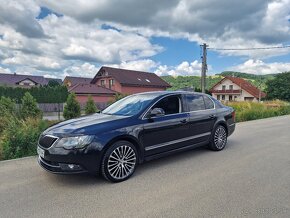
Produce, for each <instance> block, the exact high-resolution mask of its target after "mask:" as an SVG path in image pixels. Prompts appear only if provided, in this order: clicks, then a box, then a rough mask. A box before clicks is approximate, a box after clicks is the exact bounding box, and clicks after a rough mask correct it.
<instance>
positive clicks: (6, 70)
mask: <svg viewBox="0 0 290 218" xmlns="http://www.w3.org/2000/svg"><path fill="white" fill-rule="evenodd" d="M0 73H12V72H11V70H10V69H9V68H3V67H1V66H0Z"/></svg>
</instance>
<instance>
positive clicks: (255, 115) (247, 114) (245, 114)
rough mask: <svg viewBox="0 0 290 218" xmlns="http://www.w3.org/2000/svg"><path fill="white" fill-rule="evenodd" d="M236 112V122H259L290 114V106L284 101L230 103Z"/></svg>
mask: <svg viewBox="0 0 290 218" xmlns="http://www.w3.org/2000/svg"><path fill="white" fill-rule="evenodd" d="M226 105H228V106H230V107H233V108H234V109H235V111H236V122H243V121H249V120H257V119H263V118H268V117H276V116H282V115H287V114H290V104H289V103H287V102H283V101H278V100H277V101H265V102H262V103H257V102H228V103H226Z"/></svg>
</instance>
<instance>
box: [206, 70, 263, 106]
mask: <svg viewBox="0 0 290 218" xmlns="http://www.w3.org/2000/svg"><path fill="white" fill-rule="evenodd" d="M210 92H211V93H212V96H213V97H214V98H216V99H217V100H222V101H259V99H260V98H264V97H266V94H265V93H264V92H262V91H261V90H260V89H258V88H257V87H255V86H254V85H252V84H251V83H250V82H248V81H246V80H244V79H242V78H238V77H230V76H226V77H224V78H223V79H222V80H221V81H219V82H218V83H217V84H215V85H214V86H213V87H212V88H211V89H210Z"/></svg>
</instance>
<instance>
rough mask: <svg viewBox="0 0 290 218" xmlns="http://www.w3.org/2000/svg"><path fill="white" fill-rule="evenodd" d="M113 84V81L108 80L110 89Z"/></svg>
mask: <svg viewBox="0 0 290 218" xmlns="http://www.w3.org/2000/svg"><path fill="white" fill-rule="evenodd" d="M114 83H115V81H114V80H113V79H110V80H109V86H110V88H111V87H112V86H113V85H114Z"/></svg>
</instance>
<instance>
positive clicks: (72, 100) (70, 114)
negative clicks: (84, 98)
mask: <svg viewBox="0 0 290 218" xmlns="http://www.w3.org/2000/svg"><path fill="white" fill-rule="evenodd" d="M80 115H81V106H80V104H79V102H78V101H77V100H76V95H75V94H74V93H71V94H69V96H68V98H67V101H66V105H65V106H64V111H63V117H64V118H65V119H66V120H67V119H72V118H76V117H79V116H80Z"/></svg>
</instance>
